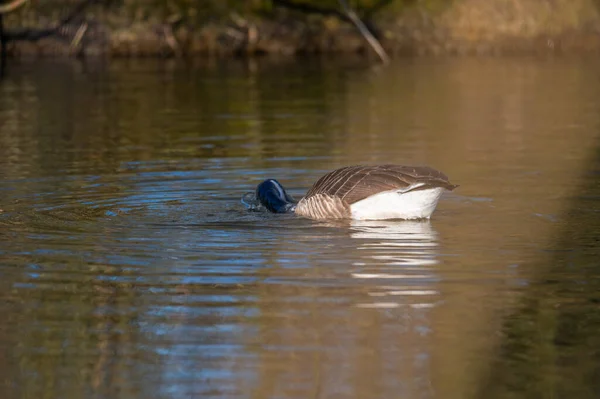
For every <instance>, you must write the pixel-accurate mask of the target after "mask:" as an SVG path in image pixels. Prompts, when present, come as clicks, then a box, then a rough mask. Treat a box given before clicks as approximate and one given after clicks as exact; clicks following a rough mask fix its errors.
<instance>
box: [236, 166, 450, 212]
mask: <svg viewBox="0 0 600 399" xmlns="http://www.w3.org/2000/svg"><path fill="white" fill-rule="evenodd" d="M456 187H457V186H455V185H453V184H451V183H450V181H449V180H448V177H447V176H446V175H445V174H443V173H442V172H440V171H438V170H435V169H433V168H430V167H427V166H403V165H374V166H364V165H357V166H347V167H343V168H340V169H336V170H334V171H332V172H329V173H327V174H325V175H324V176H323V177H321V178H320V179H318V180H317V181H316V182H315V183H314V184H313V186H312V187H311V188H310V190H309V191H308V192H307V193H306V195H305V196H304V198H302V199H301V200H300V201H298V202H297V203H296V201H295V200H294V199H293V198H292V197H291V196H290V195H289V194H288V193H287V192H286V190H285V189H284V188H283V186H282V185H281V184H280V183H279V182H278V181H277V180H275V179H267V180H265V181H263V182H262V183H260V184H259V185H258V186H257V188H256V191H255V192H254V193H248V194H246V195H244V197H243V198H242V202H243V203H244V204H245V205H246V206H248V207H249V208H251V209H259V208H265V209H267V210H268V211H270V212H273V213H288V212H293V213H295V214H297V215H300V216H304V217H307V218H310V219H317V220H319V219H354V220H383V219H429V218H430V217H431V214H432V213H433V211H434V210H435V208H436V206H437V203H438V201H439V199H440V197H441V195H442V193H443V192H444V191H446V190H449V191H451V190H453V189H455V188H456Z"/></svg>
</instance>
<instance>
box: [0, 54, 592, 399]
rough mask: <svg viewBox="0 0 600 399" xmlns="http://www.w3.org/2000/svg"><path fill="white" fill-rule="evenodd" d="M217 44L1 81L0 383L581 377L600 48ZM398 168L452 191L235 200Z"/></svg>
mask: <svg viewBox="0 0 600 399" xmlns="http://www.w3.org/2000/svg"><path fill="white" fill-rule="evenodd" d="M215 63H216V64H215V65H211V64H193V63H191V62H190V63H189V64H178V63H161V62H155V61H144V62H141V63H137V62H129V61H126V62H114V63H112V64H110V65H97V64H89V65H81V64H78V63H70V62H69V63H61V62H48V63H39V64H21V65H15V68H12V69H11V74H10V76H9V77H8V78H7V79H6V80H4V81H2V82H0V179H1V180H0V209H2V211H0V276H1V277H2V278H0V313H1V314H2V315H3V323H2V327H0V374H1V375H2V379H0V397H1V398H15V397H19V398H39V397H60V398H81V397H95V398H115V397H120V398H172V397H214V398H217V397H218V398H222V397H228V398H248V397H251V398H261V399H262V398H306V397H315V398H346V397H348V398H354V397H358V398H374V397H379V398H390V397H402V398H434V397H439V398H469V397H488V394H489V396H490V397H506V396H519V397H551V396H552V397H554V396H557V397H558V396H568V397H593V393H594V392H597V381H598V379H597V378H595V377H594V376H596V375H597V372H598V367H597V364H599V363H598V361H597V360H598V359H596V358H597V356H596V354H597V351H596V347H597V346H598V345H597V342H596V341H597V340H596V339H595V338H594V337H597V336H598V334H597V331H598V329H597V323H596V321H595V320H596V317H595V316H594V314H595V313H594V312H595V311H594V309H595V307H597V306H596V304H597V298H596V297H597V292H598V290H597V289H596V288H597V287H596V286H595V284H594V281H596V280H598V278H597V277H598V273H597V267H596V264H597V262H596V259H597V258H598V248H597V241H596V240H595V237H596V236H595V235H594V232H595V231H596V230H597V223H596V222H597V220H596V219H597V217H596V216H597V215H598V212H597V206H596V203H595V199H597V194H596V193H595V191H593V190H591V189H590V187H597V184H596V183H597V177H598V171H597V169H598V168H597V165H596V163H592V164H591V166H590V162H589V161H590V159H591V156H592V154H591V151H592V149H593V148H594V145H595V143H596V141H597V140H598V132H599V131H600V129H599V128H600V116H599V114H598V112H597V110H598V109H599V106H600V96H599V93H600V81H599V80H598V74H597V71H598V70H599V68H598V67H599V66H600V60H597V59H593V58H588V59H585V60H578V59H559V58H554V59H545V60H542V59H420V60H398V62H397V63H394V64H393V65H392V66H391V67H390V68H383V69H377V70H371V69H368V68H366V67H365V66H364V65H361V64H360V62H352V61H348V62H347V63H341V62H338V61H336V62H333V61H330V62H323V61H308V62H293V63H286V62H282V63H271V61H269V60H259V61H256V60H254V61H250V63H243V62H240V63H236V62H227V63H219V62H216V61H215ZM388 162H389V163H403V164H428V165H431V166H433V167H435V168H437V169H440V170H443V171H444V172H445V173H447V174H448V175H449V176H450V177H451V179H452V180H453V181H456V183H458V184H460V185H461V187H460V189H459V190H456V191H454V192H452V193H447V194H445V195H444V197H443V198H442V200H441V201H440V204H439V206H438V209H437V210H436V212H435V213H434V214H433V217H432V220H431V221H428V222H402V221H377V222H358V221H355V222H343V223H342V222H340V223H337V222H336V223H330V222H315V221H311V220H307V219H302V218H298V217H295V216H294V215H287V214H286V215H273V214H268V213H264V212H248V211H246V209H244V206H243V205H242V204H240V202H239V199H240V196H241V195H242V194H243V193H245V192H247V191H249V190H252V189H253V188H254V187H256V184H257V183H258V182H260V181H262V180H264V179H266V178H277V179H279V181H281V183H282V184H284V185H285V186H286V187H289V188H290V193H291V194H292V195H293V196H295V197H296V198H300V197H301V196H302V195H303V193H305V192H306V190H307V188H308V187H309V186H310V185H311V184H312V182H314V181H315V180H316V179H317V178H318V177H319V176H322V175H323V174H324V173H325V172H327V171H329V170H333V169H335V168H336V167H340V166H343V165H348V164H359V163H388ZM557 237H558V239H557ZM564 237H567V238H568V239H565V238H564ZM531 381H533V383H531ZM563 394H564V395H563Z"/></svg>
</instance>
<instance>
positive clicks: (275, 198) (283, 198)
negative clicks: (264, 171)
mask: <svg viewBox="0 0 600 399" xmlns="http://www.w3.org/2000/svg"><path fill="white" fill-rule="evenodd" d="M256 198H257V199H258V200H259V201H260V203H261V204H262V205H263V206H264V207H265V208H267V209H268V210H269V211H271V212H273V213H286V212H291V211H292V210H293V209H294V206H295V205H296V201H295V200H294V198H292V197H291V196H290V195H289V194H288V193H287V192H286V191H285V189H284V188H283V186H282V185H281V184H280V183H279V182H278V181H277V180H275V179H267V180H265V181H263V182H262V183H260V184H259V185H258V186H257V187H256Z"/></svg>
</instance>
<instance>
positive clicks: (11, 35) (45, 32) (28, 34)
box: [5, 0, 102, 41]
mask: <svg viewBox="0 0 600 399" xmlns="http://www.w3.org/2000/svg"><path fill="white" fill-rule="evenodd" d="M100 1H102V0H88V1H83V2H81V3H79V4H78V5H77V7H75V8H74V9H73V11H72V12H71V13H70V14H69V15H68V16H67V17H65V18H64V19H63V20H62V21H60V22H59V23H58V25H56V26H55V27H53V28H48V29H39V30H32V29H22V30H15V31H11V32H6V33H5V36H6V39H7V40H31V41H37V40H40V39H43V38H44V37H48V36H52V35H54V34H56V33H58V31H60V29H61V28H62V27H64V26H65V25H67V24H68V23H70V22H71V21H73V20H74V19H75V18H77V17H78V16H79V14H81V13H83V11H84V10H85V9H86V8H87V7H88V6H89V5H91V4H94V3H99V2H100Z"/></svg>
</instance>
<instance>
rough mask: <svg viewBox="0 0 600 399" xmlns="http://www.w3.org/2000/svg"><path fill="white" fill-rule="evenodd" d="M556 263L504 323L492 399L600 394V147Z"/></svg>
mask: <svg viewBox="0 0 600 399" xmlns="http://www.w3.org/2000/svg"><path fill="white" fill-rule="evenodd" d="M584 170H585V171H586V172H585V173H584V177H583V179H582V183H581V188H580V191H579V192H578V193H577V195H576V196H575V197H573V198H572V200H571V204H570V206H569V207H568V208H567V211H566V215H565V217H564V225H563V226H562V228H561V230H560V233H559V235H558V237H557V240H556V244H555V245H554V247H552V248H550V249H549V256H550V259H549V260H548V261H546V262H544V263H543V264H541V265H539V267H537V270H538V273H537V276H534V277H532V281H531V282H530V284H529V286H528V287H527V288H526V290H525V294H524V296H523V298H522V299H521V300H520V301H519V303H518V305H517V306H516V310H515V311H514V312H513V313H512V314H510V315H509V316H508V317H507V318H506V321H505V322H504V324H503V328H502V333H503V336H504V338H503V340H502V342H501V344H500V347H499V349H498V358H497V360H496V361H495V363H494V364H493V365H492V368H491V371H490V374H489V379H488V380H487V382H486V383H485V384H484V385H483V386H482V390H481V392H480V397H485V398H550V397H556V398H598V397H599V396H600V261H599V259H600V145H598V146H596V150H595V156H594V157H593V158H592V159H591V161H590V163H589V165H588V166H587V167H586V168H585V169H584Z"/></svg>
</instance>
